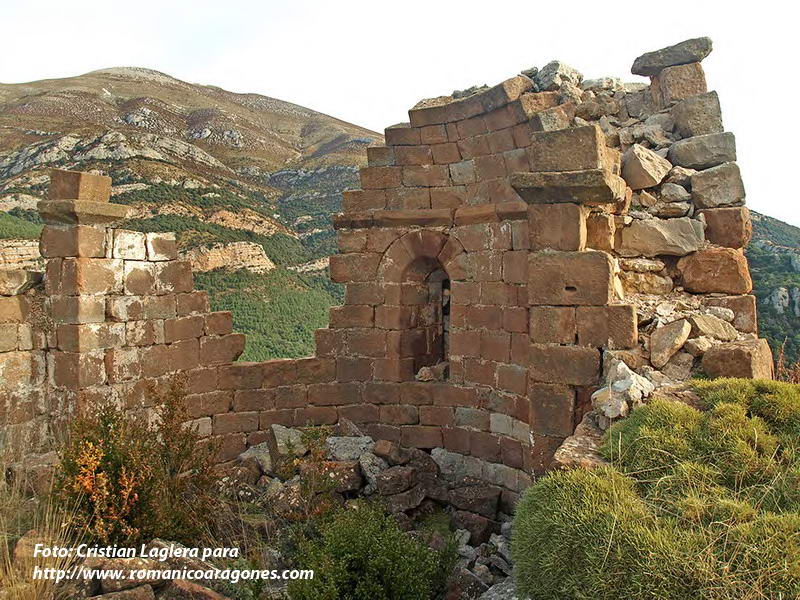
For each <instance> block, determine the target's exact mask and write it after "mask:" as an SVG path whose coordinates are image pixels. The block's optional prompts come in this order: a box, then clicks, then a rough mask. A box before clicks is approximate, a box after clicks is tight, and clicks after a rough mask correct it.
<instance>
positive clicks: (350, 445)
mask: <svg viewBox="0 0 800 600" xmlns="http://www.w3.org/2000/svg"><path fill="white" fill-rule="evenodd" d="M374 445H375V442H373V441H372V438H371V437H367V436H363V437H337V436H331V437H329V438H328V439H327V440H325V446H326V447H327V449H328V457H329V458H331V459H332V460H358V459H359V458H361V455H362V454H364V453H365V452H369V451H370V450H372V447H373V446H374Z"/></svg>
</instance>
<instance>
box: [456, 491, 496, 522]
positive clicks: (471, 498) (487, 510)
mask: <svg viewBox="0 0 800 600" xmlns="http://www.w3.org/2000/svg"><path fill="white" fill-rule="evenodd" d="M449 501H450V504H452V505H453V506H455V507H456V508H458V509H460V510H465V511H468V512H473V513H478V514H479V515H483V516H484V517H486V518H488V519H495V518H496V517H497V507H498V503H499V502H500V488H497V487H494V486H490V485H468V486H463V487H457V488H455V489H453V490H451V491H450V495H449Z"/></svg>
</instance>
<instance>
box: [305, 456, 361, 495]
mask: <svg viewBox="0 0 800 600" xmlns="http://www.w3.org/2000/svg"><path fill="white" fill-rule="evenodd" d="M300 474H301V475H303V476H305V477H309V476H310V477H314V478H317V479H318V480H322V481H324V480H328V481H330V484H331V489H332V491H334V492H339V493H343V492H353V491H355V490H358V489H360V488H361V484H362V481H363V480H362V478H361V469H360V468H359V465H358V462H357V461H355V460H344V461H334V460H326V461H321V462H319V463H304V464H302V465H300Z"/></svg>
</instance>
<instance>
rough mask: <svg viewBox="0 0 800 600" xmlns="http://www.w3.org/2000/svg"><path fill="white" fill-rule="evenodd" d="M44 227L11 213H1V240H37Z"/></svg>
mask: <svg viewBox="0 0 800 600" xmlns="http://www.w3.org/2000/svg"><path fill="white" fill-rule="evenodd" d="M41 232H42V226H41V225H40V224H38V223H33V222H31V221H30V220H26V219H22V218H20V217H18V216H15V215H13V214H10V213H4V212H0V240H35V239H38V238H39V234H40V233H41Z"/></svg>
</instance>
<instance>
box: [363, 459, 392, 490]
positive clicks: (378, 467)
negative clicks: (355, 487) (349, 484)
mask: <svg viewBox="0 0 800 600" xmlns="http://www.w3.org/2000/svg"><path fill="white" fill-rule="evenodd" d="M358 464H359V466H360V467H361V472H362V473H363V474H364V479H366V480H367V485H366V486H364V494H365V495H367V496H368V495H370V494H372V493H374V492H375V490H377V488H378V484H377V476H378V474H379V473H380V472H381V471H384V470H385V469H388V468H389V465H388V464H387V463H386V461H385V460H383V459H382V458H378V457H377V456H375V455H374V454H373V453H372V452H364V454H362V455H361V456H360V457H359V458H358Z"/></svg>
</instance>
